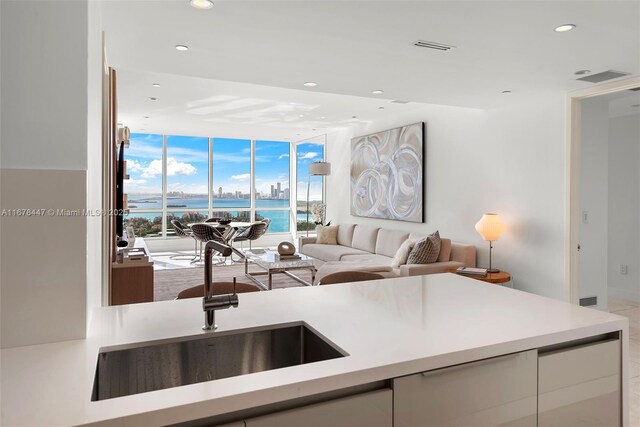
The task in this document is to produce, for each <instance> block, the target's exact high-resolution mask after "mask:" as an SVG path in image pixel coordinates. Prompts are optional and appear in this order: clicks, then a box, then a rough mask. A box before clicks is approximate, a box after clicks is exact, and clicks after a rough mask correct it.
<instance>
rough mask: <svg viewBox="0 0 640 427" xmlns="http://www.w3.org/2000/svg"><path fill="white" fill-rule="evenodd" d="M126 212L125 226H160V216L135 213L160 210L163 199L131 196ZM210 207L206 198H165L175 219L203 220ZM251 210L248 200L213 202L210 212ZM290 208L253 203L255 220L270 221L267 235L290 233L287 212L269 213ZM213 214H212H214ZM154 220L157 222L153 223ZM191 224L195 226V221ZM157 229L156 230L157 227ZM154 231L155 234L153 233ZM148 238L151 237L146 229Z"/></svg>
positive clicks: (302, 217)
mask: <svg viewBox="0 0 640 427" xmlns="http://www.w3.org/2000/svg"><path fill="white" fill-rule="evenodd" d="M128 205H129V209H131V213H130V214H129V215H125V217H124V219H125V222H126V221H127V220H129V219H133V218H145V219H147V220H149V221H151V222H154V220H155V222H161V216H162V213H161V212H137V211H145V210H151V209H162V196H160V195H157V196H149V195H141V194H130V195H129V198H128ZM208 205H209V199H208V197H206V196H204V197H189V198H170V197H168V198H167V209H168V211H169V213H171V214H173V215H175V216H176V217H178V218H183V215H185V214H186V213H187V212H198V213H199V214H201V215H202V218H206V217H207V215H208V212H207V209H208ZM250 207H251V203H250V200H249V199H213V208H214V209H216V210H218V209H219V210H224V211H226V212H229V213H230V214H231V216H234V217H235V216H238V211H237V209H247V208H250ZM285 207H289V200H288V199H284V200H271V199H259V200H256V216H257V218H258V219H260V218H270V219H271V225H270V226H269V232H270V233H286V232H289V231H290V228H291V224H290V221H289V211H274V210H269V209H272V208H285ZM214 213H215V212H214ZM156 218H157V219H156ZM306 219H307V216H306V214H304V213H299V214H297V220H298V221H306ZM191 221H193V222H195V221H196V220H195V218H194V219H192V220H191ZM309 221H313V217H312V215H309ZM171 228H172V227H171V224H168V225H167V229H168V230H170V229H171ZM156 229H157V227H156ZM155 231H157V230H155ZM136 232H139V233H138V234H139V235H143V234H145V232H144V231H143V230H142V229H140V230H136ZM147 233H148V234H149V235H152V234H154V233H153V232H152V231H150V230H149V229H147Z"/></svg>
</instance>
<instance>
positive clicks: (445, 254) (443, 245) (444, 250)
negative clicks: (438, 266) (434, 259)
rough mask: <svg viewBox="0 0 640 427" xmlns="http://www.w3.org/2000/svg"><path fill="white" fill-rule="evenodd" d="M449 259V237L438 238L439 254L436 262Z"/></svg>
mask: <svg viewBox="0 0 640 427" xmlns="http://www.w3.org/2000/svg"><path fill="white" fill-rule="evenodd" d="M450 259H451V239H440V255H438V262H447V261H449V260H450Z"/></svg>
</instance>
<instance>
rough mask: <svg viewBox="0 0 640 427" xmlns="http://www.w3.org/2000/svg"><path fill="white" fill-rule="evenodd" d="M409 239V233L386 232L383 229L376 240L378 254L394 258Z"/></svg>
mask: <svg viewBox="0 0 640 427" xmlns="http://www.w3.org/2000/svg"><path fill="white" fill-rule="evenodd" d="M408 237H409V233H408V232H406V231H395V230H385V229H384V228H381V229H380V230H379V231H378V238H377V239H376V253H377V254H380V255H386V256H389V257H392V258H393V257H394V256H395V254H396V252H398V249H399V248H400V245H402V243H403V242H404V241H406V240H407V238H408Z"/></svg>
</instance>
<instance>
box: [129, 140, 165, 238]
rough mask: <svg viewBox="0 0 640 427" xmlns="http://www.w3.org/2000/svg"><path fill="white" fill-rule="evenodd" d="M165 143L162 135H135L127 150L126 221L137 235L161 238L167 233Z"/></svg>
mask: <svg viewBox="0 0 640 427" xmlns="http://www.w3.org/2000/svg"><path fill="white" fill-rule="evenodd" d="M163 146H164V144H163V137H162V135H150V134H132V135H131V138H130V143H129V148H127V149H126V150H125V159H126V161H127V169H126V173H127V174H128V175H129V179H127V180H125V181H124V192H125V193H126V194H127V195H128V198H127V200H128V208H129V209H130V213H129V214H128V215H125V217H124V222H125V225H126V226H132V227H133V229H134V231H135V233H136V235H137V236H142V237H161V236H162V233H163V231H162V212H163V208H164V207H163V197H162V195H163V181H162V180H163V174H162V171H163V158H164V157H163V154H162V153H163Z"/></svg>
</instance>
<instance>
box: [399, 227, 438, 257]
mask: <svg viewBox="0 0 640 427" xmlns="http://www.w3.org/2000/svg"><path fill="white" fill-rule="evenodd" d="M440 243H441V242H440V232H438V231H436V232H435V233H433V234H430V235H428V236H427V237H424V238H422V239H420V240H418V241H417V242H416V244H415V245H414V247H413V250H412V251H411V253H410V254H409V258H408V259H407V264H431V263H433V262H436V261H437V260H438V255H439V254H440Z"/></svg>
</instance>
